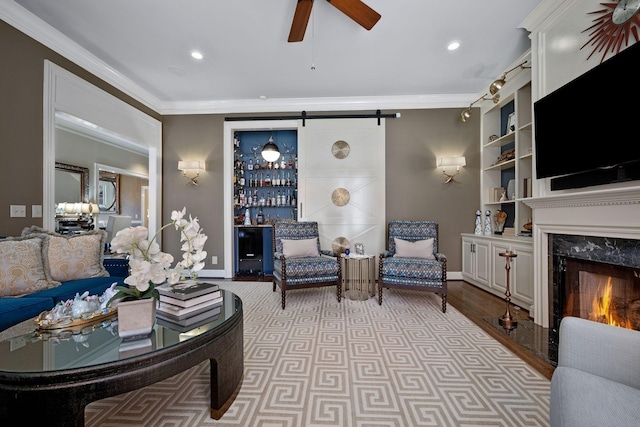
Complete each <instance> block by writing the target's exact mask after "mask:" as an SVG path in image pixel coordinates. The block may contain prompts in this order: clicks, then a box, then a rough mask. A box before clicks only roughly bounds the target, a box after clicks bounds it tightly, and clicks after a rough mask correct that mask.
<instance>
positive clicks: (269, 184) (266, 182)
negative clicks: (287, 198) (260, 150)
mask: <svg viewBox="0 0 640 427" xmlns="http://www.w3.org/2000/svg"><path fill="white" fill-rule="evenodd" d="M264 186H265V187H271V177H270V176H269V174H267V177H266V178H265V179H264Z"/></svg>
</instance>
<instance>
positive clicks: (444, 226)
mask: <svg viewBox="0 0 640 427" xmlns="http://www.w3.org/2000/svg"><path fill="white" fill-rule="evenodd" d="M0 52H2V54H3V66H2V67H0V94H2V96H0V146H1V147H2V151H3V155H2V156H0V179H1V180H2V182H3V185H1V186H0V188H1V192H0V236H3V235H4V236H8V235H18V234H19V233H20V232H21V230H22V229H23V228H24V227H26V226H30V225H32V224H35V225H42V220H41V219H39V218H30V214H31V207H30V206H31V205H33V204H42V198H43V197H42V179H43V178H42V141H43V132H42V82H43V69H44V62H43V61H44V59H49V60H51V61H52V62H54V63H56V64H58V65H60V66H62V67H64V68H66V69H68V70H69V71H71V72H73V73H74V74H76V75H78V76H80V77H82V78H84V79H85V80H87V81H89V82H90V83H92V84H95V85H96V86H98V87H100V88H101V89H103V90H105V91H107V92H109V93H111V94H113V95H115V96H117V97H118V98H120V99H123V100H124V101H126V102H128V103H130V104H131V105H133V106H134V107H136V108H139V109H141V110H142V111H144V112H145V113H147V114H150V115H151V116H153V117H155V118H157V119H159V120H161V121H162V122H163V144H164V147H163V189H162V192H163V209H162V211H163V218H164V220H163V222H167V221H168V220H169V218H170V214H171V211H172V210H175V209H182V207H186V208H187V210H188V212H189V213H191V214H192V215H194V216H197V217H198V218H199V220H200V223H201V225H202V227H203V228H204V231H205V233H206V234H207V235H208V236H209V239H208V241H207V245H206V247H205V250H207V252H208V253H209V259H208V260H207V261H208V262H207V265H206V267H205V268H207V269H219V268H222V263H223V240H222V239H223V230H224V225H223V223H222V221H223V219H222V218H223V200H222V197H223V162H222V154H223V127H224V117H225V116H224V115H198V116H194V115H188V116H164V117H160V116H159V115H158V114H157V113H155V112H153V111H149V109H148V108H146V107H144V106H142V105H140V104H139V103H137V102H135V101H133V100H131V99H130V98H129V97H127V96H126V95H124V94H122V93H121V92H119V91H118V90H116V89H114V88H112V87H110V86H109V85H108V84H106V83H104V82H103V81H101V80H99V79H97V78H95V77H94V76H93V75H91V74H89V73H87V72H86V71H85V70H83V69H81V68H80V67H78V66H76V65H75V64H72V63H71V62H69V61H67V60H66V59H64V58H62V57H61V56H59V55H57V54H56V53H54V52H52V51H50V50H49V49H47V48H45V47H43V46H42V45H41V44H39V43H37V42H35V41H33V40H32V39H30V38H29V37H27V36H25V35H24V34H22V33H20V32H19V31H17V30H15V29H14V28H13V27H11V26H9V25H7V24H6V23H4V22H2V21H0ZM4 64H9V65H6V66H5V65H4ZM389 112H390V111H389ZM393 112H396V111H393ZM399 112H400V113H401V114H402V117H401V118H398V119H388V120H387V126H386V127H387V142H386V151H387V159H386V174H387V175H386V185H387V189H386V193H387V200H386V218H387V220H392V219H429V220H434V221H437V222H438V223H439V224H440V234H441V250H442V252H444V253H446V254H447V256H448V257H449V266H448V267H449V270H451V271H460V269H461V262H460V255H461V254H460V251H461V249H460V233H462V232H471V231H472V230H473V222H474V219H475V210H476V209H478V206H479V204H480V194H479V171H478V165H479V145H480V144H479V140H478V135H479V126H480V123H479V120H478V117H479V114H474V115H473V116H472V119H471V120H469V121H467V122H466V123H462V122H461V121H460V118H459V117H460V116H459V114H460V109H437V110H404V111H402V110H401V111H399ZM292 114H299V112H294V113H292ZM453 155H465V156H466V158H467V166H466V167H465V168H463V170H462V173H461V174H460V176H459V177H457V180H458V181H460V182H459V183H451V184H446V185H445V184H444V183H443V181H444V180H443V176H442V172H441V171H440V170H438V169H436V167H435V165H436V157H437V156H453ZM190 159H206V168H207V170H206V172H204V173H203V174H202V175H201V177H200V179H199V182H200V186H198V187H193V186H191V185H190V184H189V183H188V182H187V180H186V179H185V178H184V177H183V176H182V174H181V172H180V171H178V170H177V162H178V160H190ZM105 163H107V162H106V161H105ZM25 164H26V165H28V167H27V168H25V167H24V166H23V165H25ZM15 177H19V178H20V179H15ZM9 183H10V184H9ZM11 204H23V205H27V218H9V205H11ZM169 233H170V231H166V232H165V237H164V244H165V247H164V250H166V251H168V252H171V253H173V255H174V256H180V254H179V247H178V246H179V245H178V242H177V239H175V238H173V237H174V236H173V235H171V234H169ZM211 255H217V256H218V257H219V263H218V265H213V266H212V265H211V264H210V263H209V261H210V259H211V258H210V256H211Z"/></svg>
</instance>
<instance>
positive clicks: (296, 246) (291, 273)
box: [273, 221, 342, 309]
mask: <svg viewBox="0 0 640 427" xmlns="http://www.w3.org/2000/svg"><path fill="white" fill-rule="evenodd" d="M318 237H319V234H318V223H317V222H315V221H308V222H289V221H286V222H285V221H283V222H276V223H275V224H274V226H273V291H274V292H275V291H276V287H277V286H280V290H281V292H282V308H283V309H284V308H285V305H286V297H287V295H286V293H287V291H288V290H292V289H302V288H317V287H321V286H337V291H336V296H337V297H338V302H340V300H341V297H342V289H341V288H342V285H341V280H340V279H341V271H340V262H339V258H338V257H339V254H336V253H334V252H333V251H327V250H322V249H321V248H320V240H319V238H318Z"/></svg>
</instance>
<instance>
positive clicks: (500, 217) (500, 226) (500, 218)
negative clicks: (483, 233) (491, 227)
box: [495, 211, 507, 234]
mask: <svg viewBox="0 0 640 427" xmlns="http://www.w3.org/2000/svg"><path fill="white" fill-rule="evenodd" d="M495 220H496V230H495V234H502V232H503V231H504V224H505V222H506V221H507V213H506V212H505V211H496V214H495Z"/></svg>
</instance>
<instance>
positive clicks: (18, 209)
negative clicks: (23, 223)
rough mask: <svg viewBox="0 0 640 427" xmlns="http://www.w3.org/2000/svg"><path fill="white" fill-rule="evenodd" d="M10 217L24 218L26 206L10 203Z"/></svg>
mask: <svg viewBox="0 0 640 427" xmlns="http://www.w3.org/2000/svg"><path fill="white" fill-rule="evenodd" d="M10 216H11V218H26V217H27V207H26V206H25V205H11V215H10Z"/></svg>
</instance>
